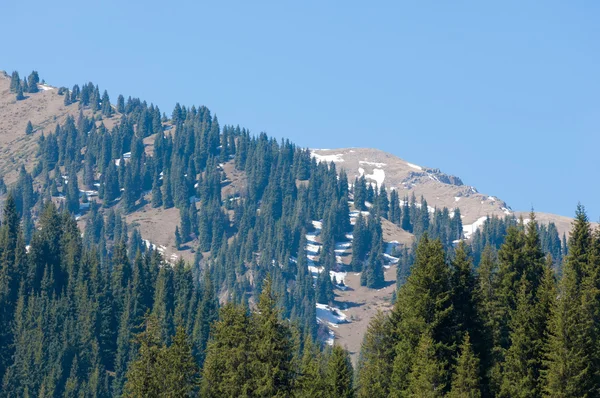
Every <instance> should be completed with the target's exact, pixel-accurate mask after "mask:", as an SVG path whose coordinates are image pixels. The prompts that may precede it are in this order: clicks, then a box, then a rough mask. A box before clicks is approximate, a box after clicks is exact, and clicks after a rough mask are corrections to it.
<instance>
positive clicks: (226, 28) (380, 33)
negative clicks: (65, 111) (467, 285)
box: [0, 0, 600, 220]
mask: <svg viewBox="0 0 600 398" xmlns="http://www.w3.org/2000/svg"><path fill="white" fill-rule="evenodd" d="M1 10H2V14H3V17H2V23H0V37H2V44H1V45H0V48H1V51H0V69H6V70H8V71H12V70H14V69H16V70H19V71H20V72H21V73H28V72H29V71H31V70H32V69H36V70H38V71H39V72H40V76H41V78H44V79H46V81H47V82H48V83H50V84H53V85H57V86H59V85H68V86H72V85H73V84H74V83H79V84H81V83H83V82H86V81H90V80H91V81H93V82H94V83H96V84H98V85H99V86H100V88H101V89H108V91H109V94H110V95H111V99H112V100H113V101H114V100H116V97H117V95H118V94H119V93H122V94H124V95H125V96H126V97H127V96H128V95H131V96H136V97H140V98H142V99H146V100H147V101H148V102H153V103H155V104H158V105H159V106H160V108H161V110H163V111H166V112H167V114H170V112H171V111H172V109H173V106H174V104H175V103H176V102H180V103H182V104H186V105H192V104H196V105H202V104H203V105H207V106H208V107H209V108H210V109H211V110H212V111H213V112H214V113H216V114H217V116H218V117H219V121H220V122H221V124H240V125H241V126H245V127H248V128H250V129H251V131H252V132H254V133H259V132H260V131H266V132H267V133H268V134H270V135H272V136H274V137H286V138H290V139H291V140H292V141H294V142H296V143H298V144H299V145H302V146H307V147H313V148H335V147H349V146H354V147H374V148H379V149H383V150H386V151H388V152H391V153H393V154H395V155H397V156H400V157H402V158H404V159H406V160H409V161H411V162H413V163H417V164H421V165H424V166H430V167H439V168H440V169H442V170H443V171H445V172H447V173H451V174H455V175H458V176H460V177H461V178H462V179H463V181H464V182H465V183H467V184H469V185H474V186H476V187H477V188H478V189H479V190H480V191H481V192H484V193H487V194H490V195H494V196H498V197H499V198H502V199H504V200H506V201H507V202H508V204H509V205H511V206H512V207H513V209H516V210H528V209H529V208H531V206H534V207H535V209H536V210H538V211H544V212H553V213H558V214H563V215H569V216H570V215H572V214H573V212H574V209H575V206H576V204H577V202H578V201H581V202H582V203H583V204H584V205H586V207H587V208H588V213H589V215H590V217H591V218H592V219H593V220H598V218H599V217H600V184H599V182H600V178H599V176H600V156H599V151H600V134H599V133H600V131H599V129H600V22H599V21H600V2H598V1H592V0H590V1H552V0H544V1H526V2H523V1H514V2H513V1H501V2H488V1H471V2H466V1H465V2H463V1H441V2H440V1H437V2H429V1H418V2H415V1H411V2H400V1H390V2H383V1H381V2H365V1H361V2H354V1H343V2H341V1H296V2H291V1H269V2H267V1H239V2H233V1H214V2H210V3H209V2H203V1H151V0H148V1H127V0H120V1H113V0H102V1H98V2H87V1H63V0H54V1H46V0H44V1H22V0H20V1H15V0H3V1H2V6H1Z"/></svg>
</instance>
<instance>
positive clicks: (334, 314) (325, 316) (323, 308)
mask: <svg viewBox="0 0 600 398" xmlns="http://www.w3.org/2000/svg"><path fill="white" fill-rule="evenodd" d="M317 321H321V322H326V323H328V324H329V325H330V326H333V327H336V326H337V325H339V324H340V323H346V322H348V321H347V320H346V315H345V314H344V313H343V312H342V311H341V310H340V309H338V308H334V307H330V306H328V305H326V304H319V303H317Z"/></svg>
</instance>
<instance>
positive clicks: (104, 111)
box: [102, 90, 113, 117]
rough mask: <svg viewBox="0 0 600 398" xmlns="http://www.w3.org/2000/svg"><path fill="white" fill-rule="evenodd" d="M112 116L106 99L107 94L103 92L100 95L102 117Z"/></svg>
mask: <svg viewBox="0 0 600 398" xmlns="http://www.w3.org/2000/svg"><path fill="white" fill-rule="evenodd" d="M112 114H113V109H112V106H111V105H110V98H109V97H108V92H107V91H106V90H104V93H103V94H102V115H104V116H106V117H110V116H112Z"/></svg>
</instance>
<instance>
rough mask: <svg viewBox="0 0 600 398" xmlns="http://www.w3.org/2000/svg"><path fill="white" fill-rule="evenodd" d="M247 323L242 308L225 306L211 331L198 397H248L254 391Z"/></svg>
mask: <svg viewBox="0 0 600 398" xmlns="http://www.w3.org/2000/svg"><path fill="white" fill-rule="evenodd" d="M249 330H250V320H249V317H248V314H247V313H246V310H245V309H244V308H243V307H238V306H235V305H234V304H232V303H228V304H226V305H225V306H224V307H223V308H221V311H220V313H219V320H218V321H217V322H215V324H214V326H213V329H212V338H211V340H210V341H209V343H208V346H207V349H206V360H205V362H204V367H203V369H202V384H201V389H200V390H201V396H203V397H207V398H213V397H214V398H220V397H243V396H251V394H252V391H253V389H254V384H253V380H252V377H251V375H252V373H251V372H252V368H251V358H252V356H253V354H254V351H253V348H252V347H251V344H250V336H249V334H248V331H249Z"/></svg>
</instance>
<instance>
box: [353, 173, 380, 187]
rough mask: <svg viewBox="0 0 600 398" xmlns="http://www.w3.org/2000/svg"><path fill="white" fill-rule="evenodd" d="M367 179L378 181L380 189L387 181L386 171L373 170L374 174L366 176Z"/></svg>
mask: <svg viewBox="0 0 600 398" xmlns="http://www.w3.org/2000/svg"><path fill="white" fill-rule="evenodd" d="M359 171H360V169H359ZM361 174H362V173H361ZM365 178H368V179H371V180H374V181H376V182H377V186H379V187H380V186H381V184H383V180H385V171H383V169H373V174H365Z"/></svg>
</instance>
